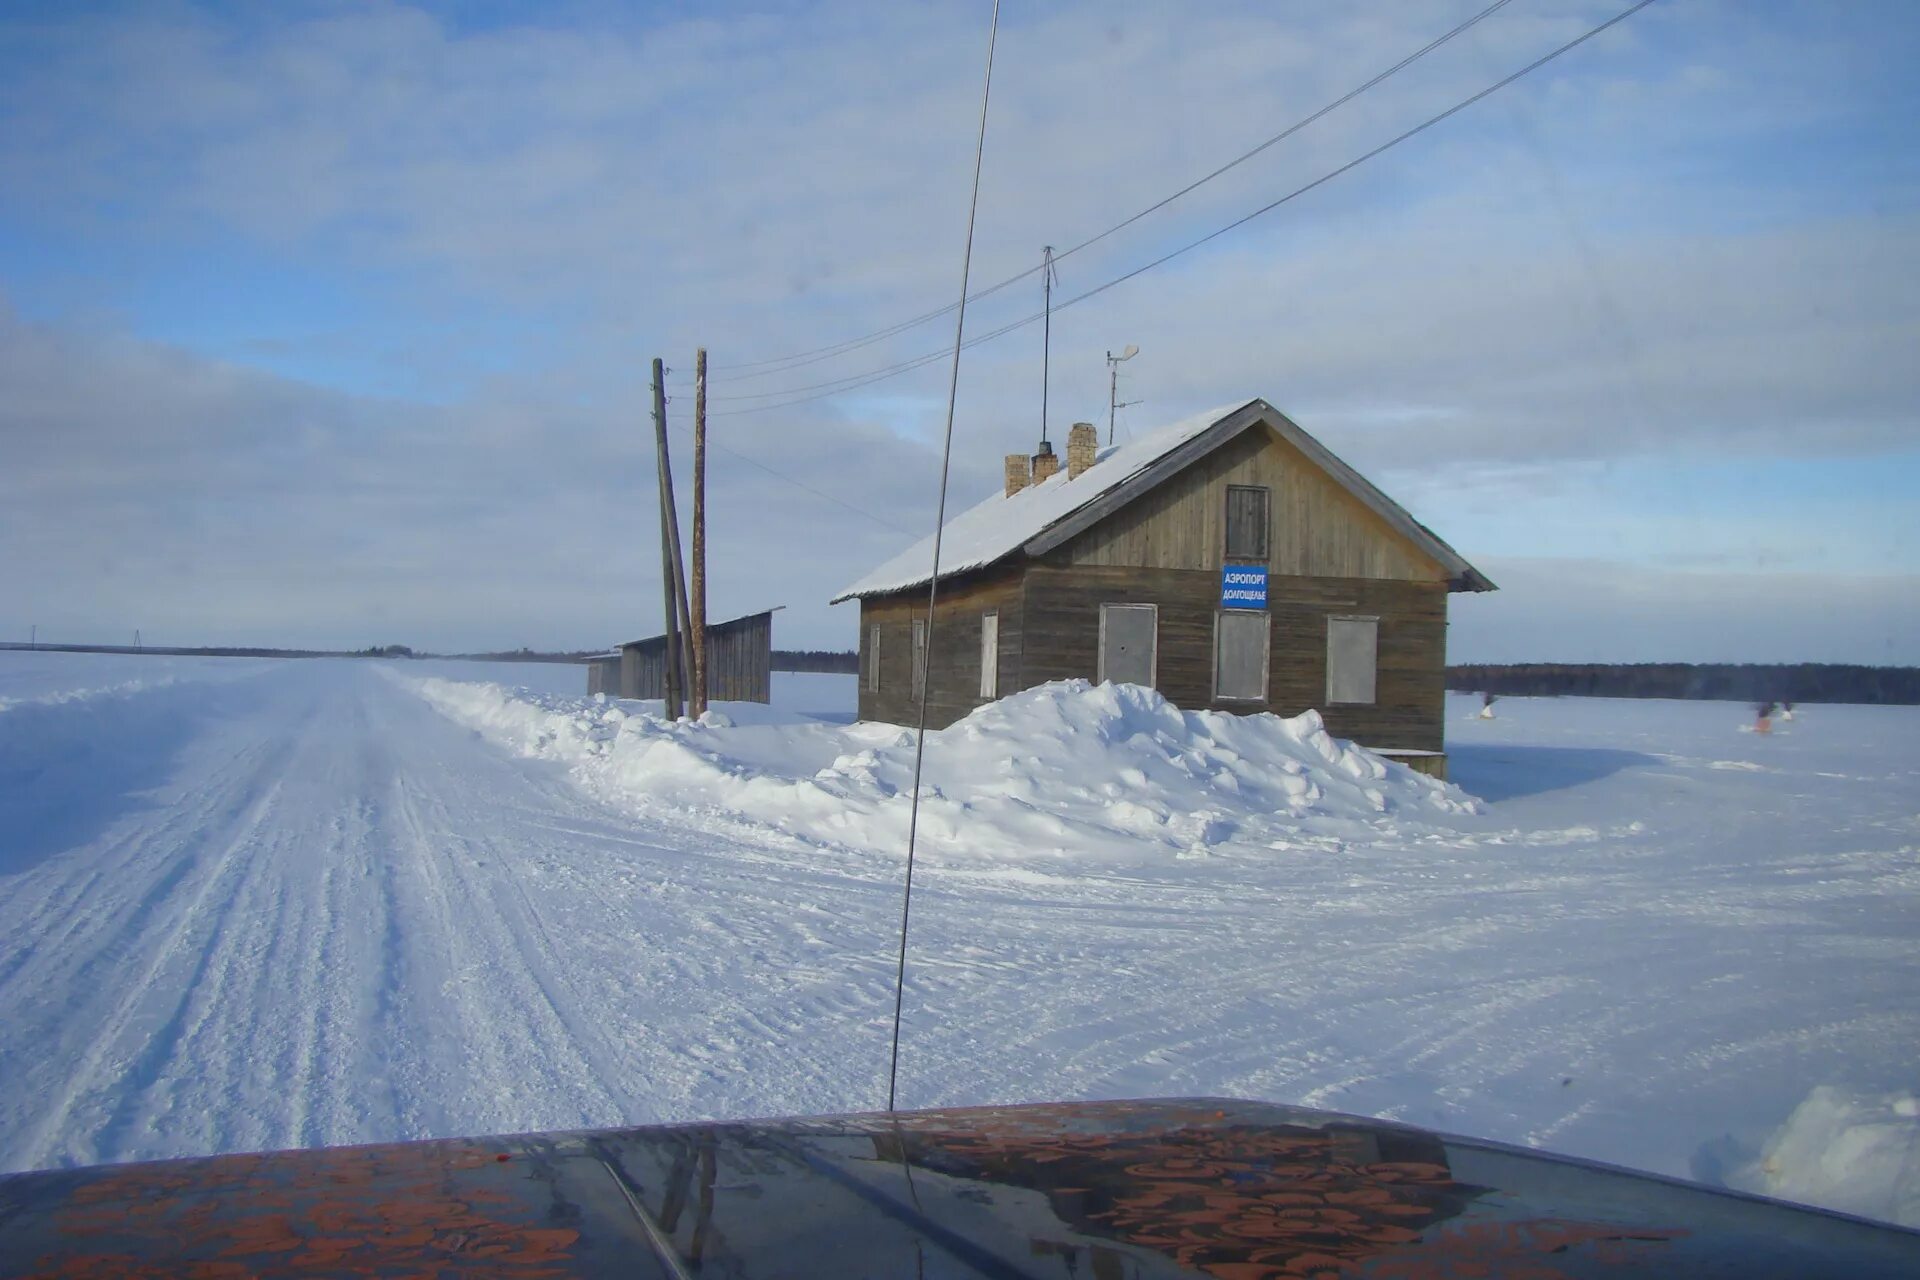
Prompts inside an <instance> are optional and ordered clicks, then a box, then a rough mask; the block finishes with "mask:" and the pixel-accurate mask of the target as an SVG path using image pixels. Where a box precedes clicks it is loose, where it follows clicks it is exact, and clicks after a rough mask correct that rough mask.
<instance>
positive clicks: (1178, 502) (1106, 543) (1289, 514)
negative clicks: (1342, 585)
mask: <svg viewBox="0 0 1920 1280" xmlns="http://www.w3.org/2000/svg"><path fill="white" fill-rule="evenodd" d="M1234 484H1247V485H1262V486H1264V487H1266V488H1267V489H1268V490H1269V491H1270V493H1271V495H1272V496H1271V499H1270V503H1269V506H1270V510H1271V513H1272V515H1271V519H1272V521H1273V526H1272V535H1271V538H1270V539H1269V542H1268V546H1269V552H1268V557H1267V568H1268V571H1269V572H1270V573H1273V574H1276V575H1277V574H1289V575H1299V576H1303V577H1313V578H1388V579H1394V580H1398V581H1407V582H1440V581H1443V580H1444V579H1445V578H1446V570H1445V569H1443V568H1442V567H1441V566H1440V565H1439V564H1437V563H1436V562H1435V561H1433V560H1432V559H1430V558H1429V557H1428V556H1427V555H1426V554H1425V553H1424V552H1422V551H1421V550H1420V549H1419V548H1417V547H1415V546H1414V545H1413V543H1411V542H1409V541H1408V540H1407V539H1406V538H1405V537H1403V536H1402V535H1401V534H1400V533H1398V532H1397V531H1395V530H1394V529H1392V528H1390V527H1389V526H1388V525H1387V523H1386V522H1385V521H1384V520H1382V519H1381V518H1380V517H1379V516H1377V515H1375V514H1374V513H1373V512H1372V511H1371V510H1369V509H1368V508H1367V507H1366V506H1365V505H1364V504H1362V503H1361V502H1360V501H1359V500H1358V499H1356V498H1355V497H1354V496H1353V495H1352V494H1350V493H1348V492H1347V491H1346V490H1345V489H1343V488H1341V487H1340V485H1339V484H1337V483H1336V482H1335V481H1333V480H1332V479H1330V478H1329V477H1328V476H1327V474H1326V473H1325V472H1323V471H1321V470H1320V468H1318V467H1316V466H1314V465H1313V464H1312V463H1311V462H1309V461H1307V459H1306V457H1305V456H1304V455H1302V454H1301V453H1300V451H1299V450H1297V449H1295V448H1294V447H1293V446H1292V445H1290V444H1288V443H1287V442H1286V441H1284V440H1282V439H1281V438H1280V437H1279V436H1278V435H1276V434H1275V433H1274V432H1272V431H1269V430H1267V429H1265V428H1264V427H1263V428H1259V429H1256V430H1252V431H1248V432H1247V433H1246V434H1244V435H1242V436H1240V437H1239V438H1238V439H1235V440H1232V441H1230V442H1229V443H1227V444H1226V445H1224V446H1222V447H1221V448H1219V449H1217V450H1215V451H1214V452H1213V453H1212V454H1210V455H1208V456H1207V457H1205V458H1202V459H1200V460H1199V461H1198V462H1196V463H1194V464H1193V465H1192V466H1190V467H1188V468H1187V469H1186V470H1185V471H1182V472H1181V473H1180V474H1178V475H1176V476H1174V477H1173V478H1171V479H1170V480H1168V481H1166V482H1165V483H1164V484H1162V485H1160V486H1159V487H1158V488H1156V489H1154V490H1152V491H1150V492H1148V493H1145V494H1142V495H1141V496H1140V497H1138V498H1136V499H1134V500H1133V501H1132V502H1130V503H1128V504H1127V505H1126V506H1125V507H1122V508H1121V509H1120V510H1119V511H1116V512H1115V513H1114V514H1113V515H1112V516H1110V517H1108V518H1107V519H1105V520H1103V521H1101V522H1100V523H1099V524H1097V525H1095V526H1094V527H1093V528H1091V529H1088V530H1087V531H1086V532H1085V533H1083V534H1081V535H1080V536H1079V537H1077V538H1075V539H1074V540H1073V541H1072V542H1070V543H1068V544H1067V545H1066V546H1065V547H1062V548H1060V549H1059V551H1057V552H1055V553H1054V555H1055V556H1058V555H1060V554H1061V553H1064V554H1065V557H1066V562H1067V563H1069V564H1076V565H1091V566H1099V567H1107V568H1120V567H1128V568H1147V569H1189V570H1199V569H1206V570H1217V569H1219V568H1220V565H1221V560H1222V556H1221V551H1222V549H1223V548H1224V546H1225V542H1226V528H1225V521H1226V502H1227V486H1228V485H1234ZM1050 558H1052V557H1050Z"/></svg>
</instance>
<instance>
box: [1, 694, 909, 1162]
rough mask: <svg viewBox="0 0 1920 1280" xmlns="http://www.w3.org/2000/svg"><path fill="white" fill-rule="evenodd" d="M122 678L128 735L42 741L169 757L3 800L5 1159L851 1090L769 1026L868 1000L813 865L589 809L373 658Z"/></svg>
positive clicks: (866, 964) (835, 883)
mask: <svg viewBox="0 0 1920 1280" xmlns="http://www.w3.org/2000/svg"><path fill="white" fill-rule="evenodd" d="M109 696H110V697H114V695H109ZM116 700H117V701H118V702H119V703H120V705H117V706H115V707H114V708H113V711H114V712H115V714H114V715H113V716H112V717H111V718H109V719H106V720H104V721H103V723H102V725H101V726H99V727H100V729H101V730H102V731H103V732H112V731H113V727H114V725H116V724H118V725H122V726H125V725H132V726H135V727H134V728H133V729H132V730H131V731H130V732H131V735H132V740H127V739H124V738H123V739H122V740H121V741H120V742H118V743H113V742H108V743H101V744H97V745H96V744H81V743H76V742H68V743H64V744H61V745H62V746H64V747H65V748H66V749H67V750H69V751H78V752H83V753H85V754H87V755H100V754H107V753H112V752H115V751H116V750H126V751H131V752H134V753H139V752H145V751H156V752H163V753H165V754H166V758H165V759H164V760H152V761H149V762H147V765H146V766H145V767H146V768H148V769H150V771H151V772H152V773H153V774H154V775H155V776H156V777H163V780H161V781H159V782H158V785H156V786H154V787H153V788H152V789H151V790H146V789H142V790H140V791H138V792H130V793H126V794H119V795H115V794H85V795H83V794H81V792H80V791H79V789H78V788H77V786H67V787H66V788H65V792H66V794H65V799H67V800H68V801H70V802H71V803H72V804H75V805H84V807H85V810H86V811H85V813H84V814H83V815H68V816H67V820H66V821H65V822H64V823H63V824H62V825H61V827H60V829H59V831H58V832H57V833H56V834H57V840H58V842H60V843H62V844H65V843H67V842H69V841H71V842H72V843H71V845H70V847H65V848H61V849H59V850H55V849H52V848H47V847H44V845H43V844H42V843H40V842H37V841H35V840H33V839H32V838H31V832H32V830H33V828H32V827H31V826H30V825H28V824H24V823H9V829H10V830H12V831H13V832H15V833H16V835H18V836H19V837H20V838H19V839H16V840H13V841H10V842H9V846H8V848H7V851H6V853H5V855H4V859H3V860H0V873H4V875H3V877H0V936H4V937H5V939H6V948H5V952H4V955H3V956H0V1027H4V1028H5V1032H4V1035H0V1082H4V1088H0V1168H8V1169H19V1168H32V1167H36V1166H44V1165H54V1164H67V1163H74V1162H91V1161H101V1160H127V1159H138V1158H143V1157H152V1156H168V1155H179V1154H186V1153H193V1152H210V1151H227V1150H241V1149H251V1148H263V1147H284V1146H307V1145H315V1144H323V1143H343V1142H353V1141H364V1140H368V1139H373V1138H390V1137H398V1136H424V1135H429V1134H453V1133H458V1132H481V1131H501V1130H516V1129H526V1128H530V1127H550V1126H580V1125H607V1124H613V1123H617V1122H620V1121H622V1120H640V1119H647V1118H654V1117H660V1116H684V1115H690V1114H694V1113H696V1112H697V1111H699V1110H701V1109H703V1108H714V1107H715V1106H716V1105H717V1104H722V1103H723V1100H725V1099H731V1098H736V1097H737V1098H740V1099H743V1100H747V1101H748V1105H749V1106H751V1105H752V1104H753V1102H755V1101H758V1100H759V1099H761V1098H770V1097H777V1098H779V1099H780V1101H781V1103H782V1105H801V1106H807V1105H813V1106H826V1105H829V1104H844V1103H846V1102H848V1101H851V1100H853V1096H854V1095H853V1094H851V1093H850V1092H849V1089H848V1084H849V1076H850V1075H851V1076H859V1075H861V1073H859V1072H857V1071H850V1070H849V1066H848V1064H847V1063H845V1062H843V1061H841V1057H842V1053H841V1049H840V1048H839V1047H838V1046H837V1045H836V1043H835V1037H834V1035H833V1034H832V1033H831V1025H830V1024H829V1025H825V1026H823V1027H822V1028H821V1030H822V1031H823V1033H824V1034H822V1035H820V1036H818V1037H815V1038H813V1039H812V1040H811V1041H810V1042H809V1043H808V1044H796V1043H792V1037H782V1040H783V1041H784V1042H783V1043H780V1044H778V1045H777V1046H776V1045H773V1044H771V1043H769V1036H770V1035H777V1033H778V1032H780V1031H782V1030H788V1029H790V1028H791V1027H792V1026H793V1025H794V1024H795V1023H796V1022H797V1021H798V1020H800V1019H801V1018H803V1017H809V1016H822V1011H825V1012H827V1013H831V1012H833V1011H839V1012H845V1011H848V1010H856V1011H860V1010H864V1011H868V1012H870V1011H871V1010H872V1009H876V1008H878V1005H879V1002H880V996H881V986H880V983H879V977H880V972H881V969H882V968H883V966H882V965H881V964H880V957H878V956H877V955H876V954H874V952H875V947H876V945H877V942H878V920H877V917H876V918H875V919H874V920H873V921H871V922H869V921H866V920H864V919H861V918H858V917H860V916H861V915H862V914H863V913H865V912H867V911H868V910H869V909H870V908H877V906H878V903H877V901H870V899H871V898H872V895H871V894H858V893H855V894H849V893H847V892H846V890H845V888H844V886H842V885H841V884H840V883H839V880H840V879H841V877H839V876H837V875H836V874H834V873H833V872H831V871H826V872H821V871H815V870H813V869H809V868H792V867H781V866H777V865H773V864H770V863H769V862H768V861H767V859H766V858H765V856H764V855H763V854H762V853H760V852H759V851H756V850H753V849H747V848H739V847H736V846H734V845H731V844H729V842H727V841H726V840H725V839H724V838H718V837H714V836H711V835H707V836H704V837H703V838H702V839H701V840H700V842H699V848H697V849H690V848H688V847H687V846H688V844H689V842H688V841H687V839H686V833H685V832H684V831H673V832H669V833H661V832H657V831H655V830H652V829H650V827H649V825H648V824H646V823H643V822H637V821H635V820H633V819H630V818H619V817H616V816H613V815H610V814H605V813H602V812H598V811H597V809H596V807H595V806H594V805H592V804H591V803H588V802H585V801H583V799H582V798H581V796H580V795H579V794H578V792H577V791H575V790H574V789H573V788H572V787H571V786H570V785H569V783H568V782H567V780H566V778H565V776H564V774H563V773H562V772H561V771H559V770H557V769H554V768H552V767H546V766H541V765H538V764H532V763H528V762H522V761H518V760H514V759H512V758H510V757H508V756H506V755H504V754H503V753H501V752H499V751H497V750H495V749H494V748H492V747H490V746H488V745H487V744H486V743H484V742H482V741H481V740H480V739H479V737H478V735H476V734H474V733H472V732H470V731H468V730H464V729H461V728H459V727H457V726H455V725H454V724H452V723H450V722H449V721H447V720H446V719H444V718H442V717H441V716H439V715H437V714H436V713H435V712H434V711H433V710H431V709H430V708H429V707H428V706H427V705H426V704H425V703H424V702H422V701H420V700H419V699H418V698H415V697H413V696H412V695H411V694H409V693H407V692H405V691H404V690H403V689H402V688H401V687H400V686H399V685H397V684H394V683H392V682H390V681H388V680H385V679H382V678H381V677H380V675H379V673H378V672H377V671H376V670H375V669H374V668H372V667H370V666H365V665H361V664H352V663H319V662H315V663H304V664H286V665H283V666H276V667H272V668H269V669H267V670H265V671H262V672H259V673H257V674H254V675H252V676H250V677H249V678H247V679H245V680H243V681H239V682H230V683H223V684H221V685H218V686H207V685H202V684H174V685H170V686H167V687H165V688H163V689H159V690H154V691H149V692H147V693H145V694H137V695H134V696H133V698H132V699H130V700H129V699H124V698H121V699H116ZM156 700H157V701H161V702H164V703H165V704H166V705H165V706H164V707H161V706H146V707H133V706H128V705H125V704H126V703H127V702H128V701H145V702H153V701H156ZM18 711H19V709H16V714H17V713H18ZM48 718H49V719H52V718H53V717H52V716H49V717H48ZM183 722H185V723H183ZM122 732H127V731H126V730H122ZM64 763H65V762H56V765H55V768H56V770H57V769H58V768H60V767H61V766H62V765H63V764H64ZM144 780H145V779H144V778H143V779H141V781H144ZM35 784H36V786H38V787H41V788H45V787H48V786H54V785H57V784H56V782H55V781H54V780H50V779H48V778H47V777H45V776H42V777H39V778H36V779H35ZM43 794H44V792H43ZM11 798H12V799H13V800H14V801H15V802H16V805H18V804H21V803H24V802H25V801H27V800H29V799H31V797H28V796H22V795H19V794H17V793H16V794H15V795H14V796H12V797H11ZM6 816H7V817H9V818H15V817H18V816H19V815H18V813H17V812H9V813H7V814H6ZM75 821H77V822H79V823H81V824H84V827H85V829H84V830H80V829H75V827H74V825H73V824H74V822H75ZM668 840H671V843H670V844H669V843H667V841H668ZM871 888H873V889H876V890H877V889H878V888H879V886H877V885H876V886H871ZM849 898H851V899H852V905H851V906H845V905H838V904H839V903H842V902H844V901H845V900H847V899H849ZM816 903H817V904H819V905H804V904H816ZM849 914H853V915H854V916H855V917H856V920H855V924H856V925H857V926H859V929H858V932H859V933H860V936H859V937H858V938H857V939H853V940H849V939H848V938H847V937H845V936H844V934H843V929H844V927H845V924H846V920H847V917H848V915H849ZM869 923H871V924H873V925H874V928H871V929H868V928H865V926H866V925H867V924H869ZM872 1064H873V1058H872V1055H871V1053H869V1055H868V1057H867V1065H868V1068H869V1069H868V1070H867V1071H866V1072H865V1073H864V1079H863V1081H862V1082H863V1083H865V1084H869V1085H870V1082H871V1080H872V1078H873V1069H872ZM755 1076H760V1077H762V1078H763V1079H762V1083H760V1084H759V1085H756V1084H755V1083H754V1077H755ZM769 1085H771V1086H772V1087H768V1086H769ZM870 1097H871V1091H870V1088H869V1097H868V1100H870ZM763 1105H764V1104H763Z"/></svg>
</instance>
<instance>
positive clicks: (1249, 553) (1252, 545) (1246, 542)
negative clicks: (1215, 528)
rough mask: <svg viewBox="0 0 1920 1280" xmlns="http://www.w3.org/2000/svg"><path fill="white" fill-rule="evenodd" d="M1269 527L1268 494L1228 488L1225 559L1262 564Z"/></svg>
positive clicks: (1240, 487) (1235, 486) (1248, 488)
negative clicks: (1255, 561) (1256, 561)
mask: <svg viewBox="0 0 1920 1280" xmlns="http://www.w3.org/2000/svg"><path fill="white" fill-rule="evenodd" d="M1269 524H1270V521H1269V519H1268V513H1267V490H1265V489H1263V488H1256V487H1255V486H1253V485H1244V484H1230V485H1228V486H1227V546H1226V558H1227V559H1229V560H1265V559H1266V558H1267V528H1268V525H1269Z"/></svg>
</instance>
